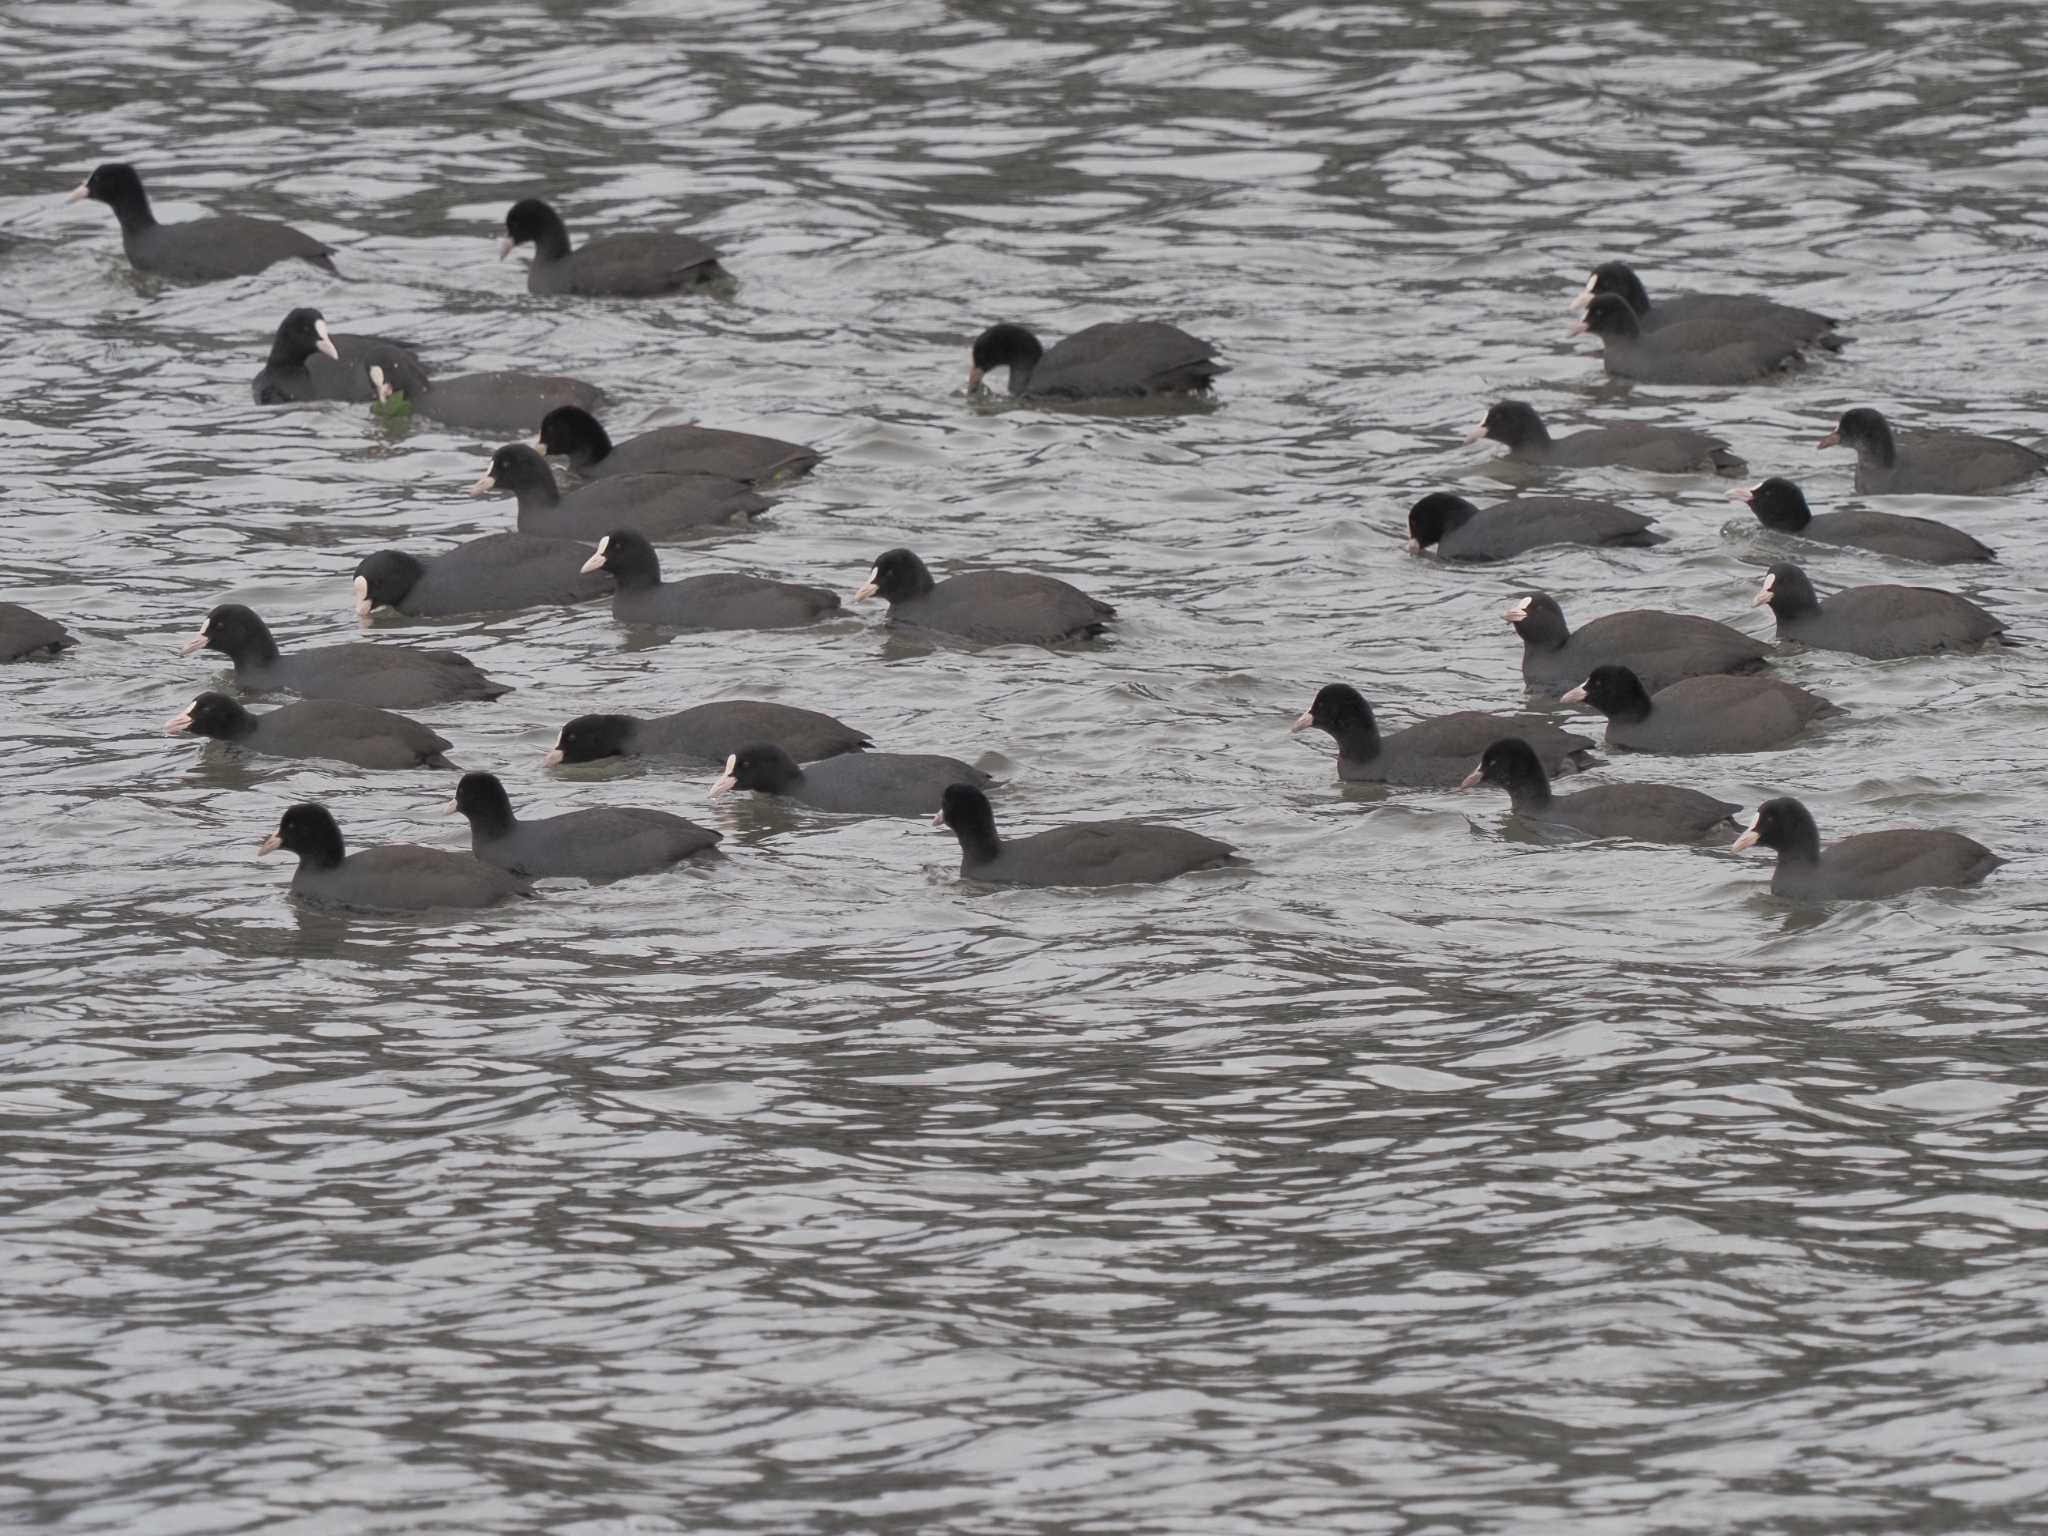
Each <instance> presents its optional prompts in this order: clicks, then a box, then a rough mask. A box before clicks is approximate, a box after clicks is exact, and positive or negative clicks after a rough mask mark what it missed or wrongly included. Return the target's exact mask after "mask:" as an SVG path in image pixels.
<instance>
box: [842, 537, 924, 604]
mask: <svg viewBox="0 0 2048 1536" xmlns="http://www.w3.org/2000/svg"><path fill="white" fill-rule="evenodd" d="M933 585H934V583H933V581H932V573H931V572H930V571H929V570H927V569H926V568H925V563H924V562H923V561H922V560H920V559H918V558H917V556H916V555H914V554H912V553H911V552H910V551H909V550H907V549H891V550H885V551H883V552H882V553H881V554H880V555H877V556H876V557H875V568H874V569H873V570H871V571H869V572H868V579H867V581H866V582H865V583H864V584H863V585H862V586H861V588H860V590H859V591H857V592H855V593H854V594H853V599H854V601H855V602H859V601H860V600H861V599H863V598H868V597H879V598H881V599H882V600H883V601H885V602H890V603H903V602H908V601H909V600H910V599H911V598H913V597H923V596H924V595H925V593H927V592H929V591H931V589H932V587H933Z"/></svg>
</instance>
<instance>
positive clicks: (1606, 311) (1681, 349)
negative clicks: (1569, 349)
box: [1572, 293, 1800, 385]
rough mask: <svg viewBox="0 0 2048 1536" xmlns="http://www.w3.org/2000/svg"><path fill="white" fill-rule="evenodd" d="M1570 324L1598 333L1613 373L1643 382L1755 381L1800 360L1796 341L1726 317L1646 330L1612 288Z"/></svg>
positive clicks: (1581, 330) (1582, 331)
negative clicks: (1737, 322) (1766, 332)
mask: <svg viewBox="0 0 2048 1536" xmlns="http://www.w3.org/2000/svg"><path fill="white" fill-rule="evenodd" d="M1572 330H1573V333H1574V334H1576V335H1583V334H1591V335H1594V336H1597V337H1599V338H1600V343H1601V359H1602V361H1603V362H1604V363H1605V364H1606V367H1607V371H1608V372H1609V373H1611V374H1614V375H1615V376H1616V377H1618V378H1624V379H1634V380H1636V381H1638V382H1639V383H1643V384H1707V385H1718V384H1752V383H1755V382H1756V381H1757V380H1758V379H1763V378H1768V377H1769V376H1770V375H1772V374H1774V373H1782V372H1783V371H1785V370H1786V369H1787V368H1791V367H1794V366H1796V365H1797V364H1798V363H1799V361H1800V352H1799V344H1798V343H1797V342H1793V341H1789V340H1786V339H1785V338H1784V337H1782V336H1779V335H1769V334H1762V333H1759V332H1756V331H1753V330H1748V329H1745V328H1744V327H1742V326H1740V325H1738V324H1734V323H1732V322H1728V321H1723V320H1687V321H1685V322H1684V323H1682V324H1678V325H1667V326H1664V327H1663V328H1661V329H1659V330H1655V331H1649V332H1645V331H1644V330H1643V329H1642V327H1641V326H1640V325H1639V324H1638V323H1637V321H1636V317H1635V312H1634V311H1633V310H1631V309H1630V308H1629V307H1628V301H1627V300H1625V299H1622V298H1620V297H1618V296H1617V295H1615V294H1611V293H1605V294H1602V295H1601V296H1600V297H1599V298H1597V299H1595V300H1594V301H1593V302H1592V303H1591V304H1589V305H1587V306H1586V317H1585V318H1584V319H1583V320H1581V321H1580V322H1579V323H1578V324H1577V325H1575V326H1574V327H1572Z"/></svg>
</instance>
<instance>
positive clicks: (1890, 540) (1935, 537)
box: [1728, 476, 1998, 565]
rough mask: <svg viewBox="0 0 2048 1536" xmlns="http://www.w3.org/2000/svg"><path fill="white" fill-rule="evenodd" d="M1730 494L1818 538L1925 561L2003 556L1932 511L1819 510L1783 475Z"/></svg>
mask: <svg viewBox="0 0 2048 1536" xmlns="http://www.w3.org/2000/svg"><path fill="white" fill-rule="evenodd" d="M1728 494H1729V496H1730V497H1732V498H1733V499H1734V500H1736V501H1740V502H1745V503H1747V504H1748V507H1749V510H1750V511H1751V512H1753V513H1755V514H1756V520H1757V521H1758V522H1760V523H1762V524H1763V525H1764V526H1765V527H1766V528H1769V529H1771V530H1772V531H1774V532H1777V533H1785V534H1792V535H1794V536H1796V537H1798V538H1802V539H1808V540H1811V541H1812V542H1813V543H1816V544H1834V545H1838V546H1841V547H1844V548H1850V549H1867V550H1869V551H1871V552H1872V553H1873V554H1879V555H1887V556H1889V557H1891V558H1892V559H1894V560H1917V561H1920V562H1921V563H1922V564H1925V565H1966V564H1971V563H1974V562H1979V561H1985V560H1995V559H1997V558H1998V556H1997V555H1996V554H1995V553H1994V552H1993V551H1992V550H1991V548H1990V547H1989V546H1988V545H1986V544H1983V543H1981V542H1980V541H1978V540H1976V539H1973V538H1971V537H1970V535H1968V534H1967V533H1964V532H1963V531H1962V530H1961V529H1959V528H1951V527H1949V525H1948V524H1947V523H1941V522H1936V521H1935V520H1934V519H1933V518H1930V517H1904V516H1901V515H1899V514H1898V513H1895V512H1870V511H1863V510H1860V509H1859V510H1857V511H1853V512H1821V513H1815V512H1814V510H1813V509H1812V508H1811V507H1809V506H1808V505H1807V503H1806V493H1805V492H1804V491H1802V490H1801V489H1800V488H1799V487H1798V486H1797V485H1796V484H1794V483H1793V482H1792V481H1790V480H1786V479H1784V478H1782V477H1779V476H1773V477H1771V478H1770V479H1768V480H1761V481H1758V482H1757V483H1756V484H1755V485H1752V486H1749V487H1747V488H1746V489H1742V490H1735V491H1730V492H1729V493H1728Z"/></svg>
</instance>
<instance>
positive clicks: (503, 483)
mask: <svg viewBox="0 0 2048 1536" xmlns="http://www.w3.org/2000/svg"><path fill="white" fill-rule="evenodd" d="M486 491H510V492H511V493H512V494H513V495H515V496H530V495H533V494H535V493H538V494H539V495H540V497H541V498H542V499H543V500H545V501H548V502H555V501H559V500H561V497H562V491H561V487H560V486H558V485H556V484H555V472H554V471H553V470H552V469H549V468H548V461H547V460H546V459H544V458H542V457H541V456H540V455H539V454H538V453H536V452H534V450H533V449H532V448H530V447H528V446H527V445H526V444H525V443H507V444H506V445H505V446H504V447H502V448H500V449H499V450H498V451H497V452H496V453H494V454H492V455H491V467H490V468H489V469H487V470H485V471H484V472H483V473H482V474H481V475H479V476H477V481H476V484H474V485H472V486H471V487H470V488H469V494H470V495H472V496H481V495H483V494H484V493H485V492H486Z"/></svg>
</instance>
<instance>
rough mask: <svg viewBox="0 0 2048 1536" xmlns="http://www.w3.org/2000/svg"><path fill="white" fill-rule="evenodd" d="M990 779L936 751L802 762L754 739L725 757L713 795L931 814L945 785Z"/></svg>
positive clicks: (851, 811)
mask: <svg viewBox="0 0 2048 1536" xmlns="http://www.w3.org/2000/svg"><path fill="white" fill-rule="evenodd" d="M990 782H991V780H990V778H989V776H988V775H987V774H985V773H983V772H982V771H981V770H980V769H979V768H975V767H971V766H969V765H968V764H966V763H963V762H961V761H960V760H959V759H958V758H954V757H943V756H940V755H938V754H937V753H925V752H852V753H841V754H839V755H838V756H836V757H828V758H825V759H824V760H823V761H821V762H815V763H810V764H804V763H799V762H798V761H797V760H796V759H795V758H793V757H791V756H790V755H789V753H787V752H785V751H783V750H782V748H780V747H778V746H773V745H770V744H768V743H763V742H756V743H755V744H754V745H752V746H749V747H742V748H741V749H740V750H739V751H738V752H735V753H733V754H732V756H730V757H728V758H727V759H726V760H725V771H724V772H723V773H721V774H720V775H719V776H718V778H717V780H716V781H715V782H714V783H713V784H712V786H711V796H712V798H713V799H717V798H718V797H720V796H722V795H728V794H731V793H732V792H733V791H735V790H752V791H755V792H757V793H759V794H764V795H774V796H777V797H779V798H781V799H785V800H792V801H795V802H796V803H797V804H798V805H805V806H809V807H810V808H811V809H812V810H816V811H831V812H834V813H837V814H840V815H847V816H929V815H931V813H932V812H933V811H936V810H937V809H939V805H940V801H941V799H942V797H943V796H944V794H945V792H946V787H947V786H948V785H950V784H968V785H972V786H973V787H974V788H976V789H985V788H987V787H988V785H989V783H990Z"/></svg>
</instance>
